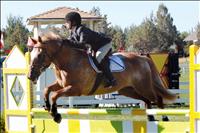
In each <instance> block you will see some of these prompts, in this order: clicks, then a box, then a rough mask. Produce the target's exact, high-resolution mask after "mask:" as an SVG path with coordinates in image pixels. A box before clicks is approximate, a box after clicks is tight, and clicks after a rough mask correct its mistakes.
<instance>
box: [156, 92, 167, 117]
mask: <svg viewBox="0 0 200 133" xmlns="http://www.w3.org/2000/svg"><path fill="white" fill-rule="evenodd" d="M157 105H158V107H159V108H161V109H164V103H163V98H162V97H161V96H158V102H157ZM162 120H163V121H169V118H168V117H167V116H166V115H162Z"/></svg>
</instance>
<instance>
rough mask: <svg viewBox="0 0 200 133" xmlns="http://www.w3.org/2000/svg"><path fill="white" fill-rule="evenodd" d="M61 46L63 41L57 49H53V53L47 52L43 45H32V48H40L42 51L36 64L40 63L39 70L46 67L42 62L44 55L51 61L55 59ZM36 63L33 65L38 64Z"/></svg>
mask: <svg viewBox="0 0 200 133" xmlns="http://www.w3.org/2000/svg"><path fill="white" fill-rule="evenodd" d="M62 47H63V42H61V44H60V45H59V48H58V50H56V51H55V53H53V54H51V55H50V54H49V53H48V52H47V50H46V48H45V47H41V46H33V47H32V48H37V49H42V51H43V53H42V55H43V56H42V57H40V59H39V62H38V64H41V65H40V66H41V67H40V70H41V71H43V70H44V69H45V68H47V67H48V66H47V65H46V64H45V63H44V57H45V55H46V56H47V57H48V58H49V60H50V61H51V62H52V61H54V60H55V58H56V57H57V56H58V53H60V52H61V50H62ZM38 64H36V65H35V66H39V65H38Z"/></svg>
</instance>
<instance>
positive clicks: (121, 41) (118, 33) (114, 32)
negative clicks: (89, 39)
mask: <svg viewBox="0 0 200 133" xmlns="http://www.w3.org/2000/svg"><path fill="white" fill-rule="evenodd" d="M108 34H109V36H110V37H111V38H112V42H113V48H114V50H118V49H119V48H120V47H125V34H124V33H123V30H122V29H121V27H120V26H111V27H110V31H109V33H108Z"/></svg>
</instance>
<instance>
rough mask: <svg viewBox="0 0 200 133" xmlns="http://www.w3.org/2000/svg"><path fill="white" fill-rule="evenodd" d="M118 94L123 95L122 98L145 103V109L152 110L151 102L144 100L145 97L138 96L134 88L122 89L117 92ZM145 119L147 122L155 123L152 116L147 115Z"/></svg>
mask: <svg viewBox="0 0 200 133" xmlns="http://www.w3.org/2000/svg"><path fill="white" fill-rule="evenodd" d="M118 93H119V94H120V95H124V96H127V97H130V98H133V99H139V100H142V101H144V102H145V103H146V105H147V109H151V108H152V105H151V101H149V100H148V99H146V98H145V97H143V96H141V95H139V94H138V93H137V92H136V91H135V90H134V88H132V87H126V88H123V89H121V90H119V91H118ZM147 117H148V120H149V121H155V118H154V116H153V115H147Z"/></svg>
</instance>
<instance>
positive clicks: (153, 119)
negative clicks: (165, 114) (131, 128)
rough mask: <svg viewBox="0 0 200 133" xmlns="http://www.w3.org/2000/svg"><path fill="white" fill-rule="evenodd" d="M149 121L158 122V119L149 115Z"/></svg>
mask: <svg viewBox="0 0 200 133" xmlns="http://www.w3.org/2000/svg"><path fill="white" fill-rule="evenodd" d="M148 120H149V121H156V119H155V118H154V116H152V115H148Z"/></svg>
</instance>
